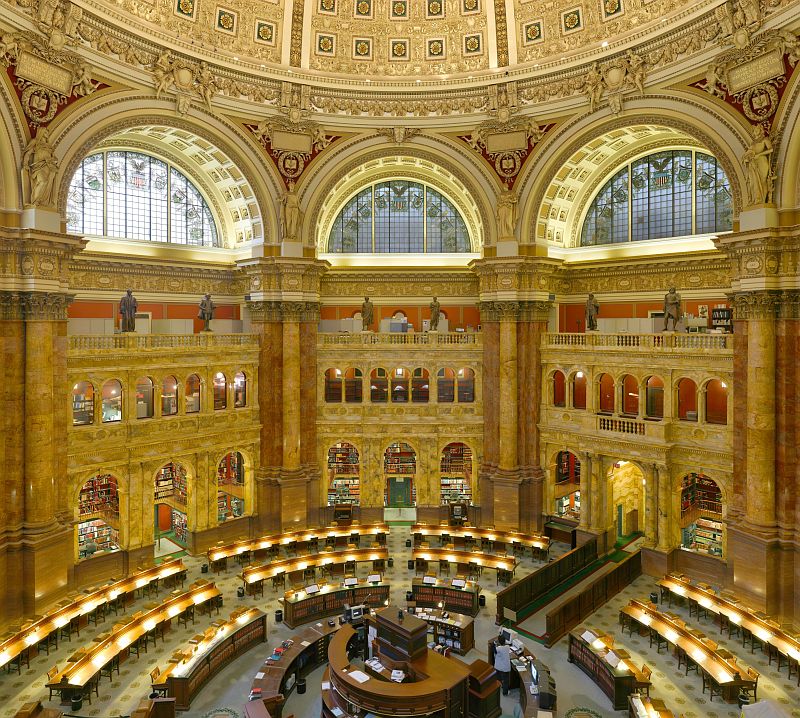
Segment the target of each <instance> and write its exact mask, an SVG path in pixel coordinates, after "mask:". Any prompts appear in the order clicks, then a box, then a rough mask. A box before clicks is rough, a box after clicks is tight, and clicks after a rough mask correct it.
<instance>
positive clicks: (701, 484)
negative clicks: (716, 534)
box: [681, 473, 722, 518]
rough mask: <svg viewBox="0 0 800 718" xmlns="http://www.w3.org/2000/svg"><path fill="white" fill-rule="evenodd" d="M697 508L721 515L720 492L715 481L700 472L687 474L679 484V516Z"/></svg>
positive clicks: (706, 512)
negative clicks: (680, 484)
mask: <svg viewBox="0 0 800 718" xmlns="http://www.w3.org/2000/svg"><path fill="white" fill-rule="evenodd" d="M693 510H699V511H700V512H701V513H704V514H715V515H716V516H717V517H719V518H721V517H722V492H721V491H720V489H719V486H717V484H716V482H715V481H713V480H712V479H709V478H708V477H706V476H703V475H701V474H694V473H692V474H687V475H686V476H684V477H683V482H682V486H681V517H682V518H683V517H685V516H686V515H687V514H691V513H692V512H693Z"/></svg>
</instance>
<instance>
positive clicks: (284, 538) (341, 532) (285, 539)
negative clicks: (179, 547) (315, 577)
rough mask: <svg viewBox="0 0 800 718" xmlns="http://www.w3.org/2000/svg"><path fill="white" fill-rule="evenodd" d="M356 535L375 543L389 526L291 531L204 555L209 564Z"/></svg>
mask: <svg viewBox="0 0 800 718" xmlns="http://www.w3.org/2000/svg"><path fill="white" fill-rule="evenodd" d="M354 534H358V536H359V537H367V536H373V537H375V539H376V541H377V540H378V537H379V536H380V535H381V534H383V536H384V537H385V536H388V535H389V525H388V524H384V523H378V524H359V525H354V526H339V527H337V526H331V527H328V528H321V529H305V530H303V531H293V532H291V533H284V534H274V535H271V536H261V537H260V538H256V539H246V540H244V541H235V542H234V543H230V544H225V545H224V546H214V547H213V548H210V549H208V551H207V552H206V555H207V556H208V560H209V562H212V563H213V562H214V561H218V560H220V559H223V558H232V557H234V556H237V555H238V554H241V553H245V552H246V551H253V552H255V551H267V550H269V549H271V548H273V547H276V546H277V547H281V546H288V545H290V544H291V543H293V542H297V543H298V544H301V543H308V542H309V541H312V540H314V539H319V540H320V541H325V540H326V539H329V538H335V539H337V540H338V539H348V538H350V536H352V535H354Z"/></svg>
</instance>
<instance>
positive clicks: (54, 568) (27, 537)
mask: <svg viewBox="0 0 800 718" xmlns="http://www.w3.org/2000/svg"><path fill="white" fill-rule="evenodd" d="M73 551H74V548H73V531H72V527H70V526H56V527H55V529H54V530H51V531H50V532H48V533H42V532H41V531H40V530H39V527H37V529H36V533H33V534H30V533H28V530H27V529H24V530H23V533H22V551H21V560H22V566H21V571H19V572H17V578H16V579H15V578H14V575H13V574H10V575H8V576H7V579H8V580H10V581H15V580H17V581H19V583H20V585H21V586H20V588H21V592H22V596H23V606H22V608H23V612H24V614H25V615H28V616H30V615H36V614H41V613H43V612H44V610H45V609H46V608H47V607H49V606H50V605H52V604H53V603H55V602H56V601H58V600H59V599H61V598H63V597H64V596H66V595H67V593H69V591H70V588H71V586H72V583H73V568H74V566H73V562H72V556H73ZM67 557H69V558H67Z"/></svg>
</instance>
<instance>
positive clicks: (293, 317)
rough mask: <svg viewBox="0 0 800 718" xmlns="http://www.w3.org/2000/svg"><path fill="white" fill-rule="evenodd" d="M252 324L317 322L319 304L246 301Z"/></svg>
mask: <svg viewBox="0 0 800 718" xmlns="http://www.w3.org/2000/svg"><path fill="white" fill-rule="evenodd" d="M246 306H247V309H248V311H249V312H250V319H251V320H252V321H254V322H317V321H319V302H283V301H248V302H247V305H246Z"/></svg>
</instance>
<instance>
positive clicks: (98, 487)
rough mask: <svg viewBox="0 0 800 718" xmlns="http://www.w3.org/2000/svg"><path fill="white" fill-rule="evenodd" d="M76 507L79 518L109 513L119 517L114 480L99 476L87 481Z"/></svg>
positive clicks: (104, 475) (111, 477) (117, 497)
mask: <svg viewBox="0 0 800 718" xmlns="http://www.w3.org/2000/svg"><path fill="white" fill-rule="evenodd" d="M78 507H79V508H78V511H79V514H80V515H81V516H89V515H92V514H100V513H108V512H110V513H112V514H114V515H116V516H117V517H119V494H118V493H117V480H116V478H114V477H113V476H111V475H110V474H99V475H98V476H95V477H94V478H92V479H89V480H88V481H87V482H86V483H85V484H84V485H83V488H81V492H80V495H79V497H78Z"/></svg>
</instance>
